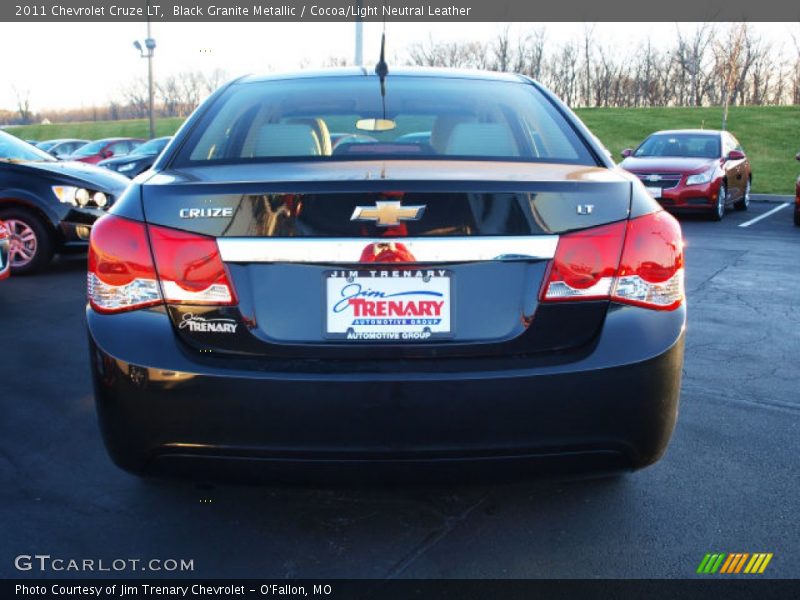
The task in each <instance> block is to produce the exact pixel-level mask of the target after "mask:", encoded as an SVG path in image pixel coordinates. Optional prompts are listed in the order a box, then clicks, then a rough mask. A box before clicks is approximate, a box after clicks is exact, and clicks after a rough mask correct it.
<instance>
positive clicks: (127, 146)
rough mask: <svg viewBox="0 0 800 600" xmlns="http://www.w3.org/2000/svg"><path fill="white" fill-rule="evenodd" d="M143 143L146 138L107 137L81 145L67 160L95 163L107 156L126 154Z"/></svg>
mask: <svg viewBox="0 0 800 600" xmlns="http://www.w3.org/2000/svg"><path fill="white" fill-rule="evenodd" d="M143 143H144V140H142V139H138V138H106V139H102V140H97V141H94V142H90V143H88V144H86V145H84V146H81V147H80V148H78V149H77V150H76V151H75V152H73V153H72V154H70V155H69V156H67V157H65V160H74V161H78V162H85V163H89V164H92V165H94V164H97V163H99V162H100V161H101V160H104V159H107V158H112V157H117V156H125V155H126V154H129V153H130V152H132V151H133V150H134V149H135V148H138V147H139V146H140V145H141V144H143Z"/></svg>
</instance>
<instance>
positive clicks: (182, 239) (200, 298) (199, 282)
mask: <svg viewBox="0 0 800 600" xmlns="http://www.w3.org/2000/svg"><path fill="white" fill-rule="evenodd" d="M150 243H151V244H152V245H153V255H154V256H155V259H156V268H157V270H158V276H159V279H160V280H161V289H162V291H163V293H164V299H165V300H166V301H167V303H174V304H180V303H187V304H214V305H224V306H229V305H232V304H236V295H235V294H234V291H233V286H232V285H231V283H230V281H229V280H228V274H227V272H226V271H225V265H224V264H223V262H222V258H221V257H220V255H219V249H218V248H217V242H216V240H215V239H214V238H210V237H207V236H204V235H197V234H195V233H186V232H184V231H176V230H174V229H167V228H166V227H155V226H151V227H150Z"/></svg>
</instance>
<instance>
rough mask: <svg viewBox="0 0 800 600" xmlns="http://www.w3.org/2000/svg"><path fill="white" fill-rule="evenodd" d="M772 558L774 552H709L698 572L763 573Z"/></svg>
mask: <svg viewBox="0 0 800 600" xmlns="http://www.w3.org/2000/svg"><path fill="white" fill-rule="evenodd" d="M771 560H772V552H754V553H752V554H750V553H748V552H734V553H733V554H726V553H724V552H718V553H709V554H706V555H705V556H704V557H703V560H701V561H700V565H699V566H698V567H697V572H698V573H700V574H701V575H714V574H720V575H738V574H747V575H755V574H761V573H763V572H764V570H765V569H766V568H767V565H768V564H769V562H770V561H771Z"/></svg>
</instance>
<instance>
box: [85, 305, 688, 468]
mask: <svg viewBox="0 0 800 600" xmlns="http://www.w3.org/2000/svg"><path fill="white" fill-rule="evenodd" d="M87 317H88V324H89V332H90V347H91V355H92V371H93V378H94V385H95V395H96V401H97V408H98V415H99V419H100V425H101V429H102V432H103V436H104V440H105V442H106V446H107V448H108V450H109V452H110V454H111V456H112V458H113V459H114V461H115V462H116V463H117V464H118V465H120V466H121V467H123V468H126V469H128V470H131V471H135V472H141V471H153V470H156V471H157V470H159V469H162V470H169V471H172V470H173V469H174V468H176V467H177V468H178V469H180V470H187V469H188V470H190V471H192V472H195V473H196V472H197V469H199V470H200V472H201V473H206V469H208V468H214V469H216V470H218V471H222V472H223V473H238V471H239V470H240V468H245V469H247V470H248V472H249V471H250V469H251V468H252V467H255V469H256V470H257V471H259V472H264V473H272V472H282V473H286V472H289V473H295V474H297V472H298V471H297V469H296V467H297V466H303V467H308V468H309V469H301V470H302V471H303V473H305V472H311V471H312V467H319V468H322V469H325V468H326V467H330V468H331V469H333V472H334V473H341V472H343V471H341V469H342V468H343V467H355V468H356V469H357V470H361V469H363V468H365V467H370V466H372V467H378V468H380V469H383V468H386V467H399V468H401V469H405V468H413V469H417V468H418V467H419V466H420V465H427V466H428V467H434V468H437V469H438V468H441V467H445V468H447V466H448V465H454V464H458V465H462V464H484V465H491V468H492V469H494V468H495V466H496V465H497V464H498V463H502V464H503V465H516V464H520V465H523V464H524V465H529V464H531V463H536V464H539V463H542V464H555V463H560V462H563V461H567V462H569V463H571V464H581V463H583V462H584V459H586V460H585V463H586V465H587V466H588V467H590V468H595V467H597V466H600V467H601V468H609V467H610V468H612V469H626V468H640V467H643V466H646V465H648V464H651V463H653V462H655V461H656V460H658V458H659V457H660V456H661V455H662V454H663V452H664V451H665V449H666V447H667V444H668V442H669V439H670V436H671V434H672V431H673V428H674V425H675V420H676V416H677V410H678V399H679V392H680V380H681V369H682V364H683V329H684V323H685V309H684V308H683V307H682V308H680V309H678V310H676V311H673V312H655V311H648V310H645V309H640V308H635V307H629V306H625V307H621V306H613V307H612V308H611V309H610V310H609V314H608V317H607V319H606V324H605V326H604V328H603V331H602V333H601V334H600V336H599V338H598V339H597V340H596V343H595V344H594V346H593V348H592V349H591V350H590V351H589V352H583V353H582V355H581V357H580V358H577V359H576V360H565V361H563V362H560V363H558V362H556V363H555V364H554V363H553V361H552V357H550V360H547V361H542V360H540V359H537V358H535V357H531V358H528V359H525V358H509V359H508V360H503V361H498V360H497V359H494V360H492V361H491V362H485V361H483V360H482V359H478V358H470V359H457V360H456V359H453V360H447V359H441V360H440V361H439V362H433V361H429V360H426V361H418V362H417V363H413V362H410V361H404V362H400V363H397V364H393V363H387V364H388V366H387V364H382V365H372V364H369V365H366V364H364V363H363V362H362V363H360V364H359V363H355V362H345V361H343V362H342V363H341V364H339V365H336V368H331V365H330V364H328V365H325V366H324V368H317V367H315V366H314V363H311V362H309V363H308V364H303V363H302V362H300V363H298V362H297V361H295V362H294V363H289V362H287V361H281V362H280V363H277V362H276V363H272V364H270V363H269V362H265V363H264V364H263V366H262V367H261V368H259V369H250V370H248V371H243V370H240V369H239V368H237V361H236V360H235V359H227V358H226V359H220V360H216V361H215V360H210V361H208V362H206V361H200V360H198V358H196V357H194V358H193V355H192V352H191V351H189V350H187V349H185V348H183V347H182V346H181V345H180V342H179V341H178V340H177V338H176V336H175V334H174V332H173V330H172V326H171V324H170V323H169V321H168V319H167V318H166V316H165V314H164V312H163V311H162V310H161V309H154V310H149V311H136V312H134V313H128V314H121V315H99V314H96V313H94V312H93V311H92V310H91V309H89V310H88V312H87ZM384 362H386V361H384ZM498 363H500V366H498ZM193 465H198V466H196V467H194V466H193Z"/></svg>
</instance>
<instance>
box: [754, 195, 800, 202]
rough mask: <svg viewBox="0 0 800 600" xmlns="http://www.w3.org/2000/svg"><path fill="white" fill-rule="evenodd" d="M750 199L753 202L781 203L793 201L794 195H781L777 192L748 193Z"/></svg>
mask: <svg viewBox="0 0 800 600" xmlns="http://www.w3.org/2000/svg"><path fill="white" fill-rule="evenodd" d="M750 200H751V201H753V202H768V203H770V204H783V203H784V202H794V196H783V195H778V194H750Z"/></svg>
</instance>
